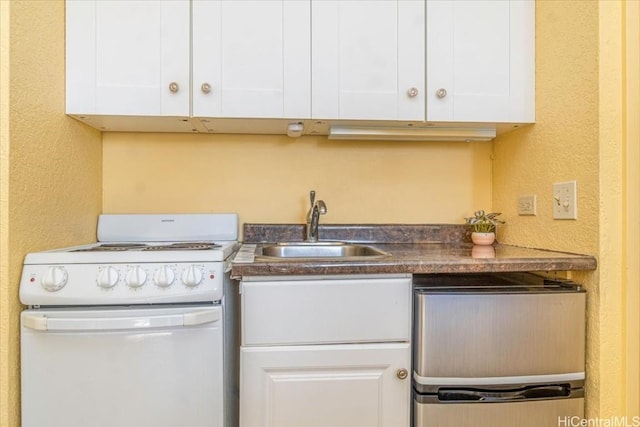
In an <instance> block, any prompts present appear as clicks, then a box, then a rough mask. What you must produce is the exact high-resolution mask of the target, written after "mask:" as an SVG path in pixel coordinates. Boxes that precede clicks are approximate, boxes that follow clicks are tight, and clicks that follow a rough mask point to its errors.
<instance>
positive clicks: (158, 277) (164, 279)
mask: <svg viewBox="0 0 640 427" xmlns="http://www.w3.org/2000/svg"><path fill="white" fill-rule="evenodd" d="M175 278H176V275H175V273H174V272H173V270H172V269H170V268H169V267H167V266H166V265H165V266H163V267H160V268H159V269H158V270H156V273H155V274H154V275H153V281H154V282H156V285H158V286H160V287H161V288H166V287H167V286H171V284H172V283H173V280H174V279H175Z"/></svg>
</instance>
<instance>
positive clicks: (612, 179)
mask: <svg viewBox="0 0 640 427" xmlns="http://www.w3.org/2000/svg"><path fill="white" fill-rule="evenodd" d="M622 5H623V3H622V2H620V1H613V0H612V1H603V2H596V1H580V2H574V1H538V2H536V34H537V36H536V103H537V104H536V121H537V123H536V125H535V126H534V127H532V128H527V129H522V130H520V131H518V133H513V134H509V135H506V136H504V137H501V138H498V139H497V140H496V141H495V142H494V151H495V161H494V175H493V182H494V187H493V191H494V198H493V204H494V207H495V209H496V210H500V211H502V212H503V213H504V216H505V217H506V218H509V224H508V226H506V227H502V229H501V239H502V241H503V242H506V243H512V244H517V245H523V246H533V247H545V248H549V249H557V250H567V251H574V252H582V253H589V254H596V255H598V261H599V268H598V270H597V271H595V272H588V273H575V274H573V277H574V278H575V279H576V280H577V281H579V282H582V283H584V284H585V285H586V286H587V288H588V307H587V312H588V319H587V331H588V332H587V334H588V336H587V340H588V341H587V415H588V416H589V417H592V418H593V417H596V416H599V417H610V416H621V415H623V414H624V413H625V409H624V399H623V390H624V387H625V379H626V378H625V371H624V363H623V362H624V346H623V336H622V331H623V312H622V301H623V296H622V287H621V283H622V281H621V273H622V267H621V261H620V260H621V248H622V236H623V234H624V230H623V224H622V196H621V183H622V175H621V171H622V159H623V155H622V152H621V146H622V139H623V134H622V125H621V120H622V116H623V114H622V113H623V107H622V106H623V103H622V92H621V87H622V86H621V84H622V81H621V73H622V58H621V55H622V50H623V49H622V28H623V25H622V22H623V21H622V13H621V10H622ZM569 180H576V181H577V189H578V220H576V221H560V220H554V219H552V213H551V212H552V203H553V197H552V185H553V183H554V182H562V181H569ZM522 194H536V195H537V196H538V215H537V216H535V217H529V216H518V215H517V212H516V208H517V203H516V201H517V197H518V195H522ZM636 285H637V283H636Z"/></svg>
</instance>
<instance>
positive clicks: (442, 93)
mask: <svg viewBox="0 0 640 427" xmlns="http://www.w3.org/2000/svg"><path fill="white" fill-rule="evenodd" d="M436 96H437V97H438V98H444V97H445V96H447V90H446V89H445V88H442V89H438V91H437V92H436Z"/></svg>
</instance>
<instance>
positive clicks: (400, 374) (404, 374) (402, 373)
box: [396, 368, 409, 380]
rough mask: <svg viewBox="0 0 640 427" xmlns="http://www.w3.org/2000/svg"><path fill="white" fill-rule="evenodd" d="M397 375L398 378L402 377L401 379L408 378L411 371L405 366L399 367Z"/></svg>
mask: <svg viewBox="0 0 640 427" xmlns="http://www.w3.org/2000/svg"><path fill="white" fill-rule="evenodd" d="M396 376H397V377H398V378H400V379H401V380H404V379H406V378H407V377H408V376H409V373H408V372H407V370H406V369H404V368H403V369H398V370H397V371H396Z"/></svg>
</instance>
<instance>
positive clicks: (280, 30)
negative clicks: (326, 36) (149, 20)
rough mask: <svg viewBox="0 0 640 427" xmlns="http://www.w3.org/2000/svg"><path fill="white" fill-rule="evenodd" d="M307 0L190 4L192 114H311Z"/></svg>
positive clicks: (199, 0) (201, 0) (196, 1)
mask: <svg viewBox="0 0 640 427" xmlns="http://www.w3.org/2000/svg"><path fill="white" fill-rule="evenodd" d="M310 4H311V3H310V0H272V1H269V0H254V1H239V0H238V1H228V0H223V1H204V0H194V1H193V24H192V25H193V29H192V31H193V64H192V66H193V116H196V117H239V118H242V117H255V118H287V117H290V118H297V119H305V118H309V117H310V116H311V22H310V19H311V18H310Z"/></svg>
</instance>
